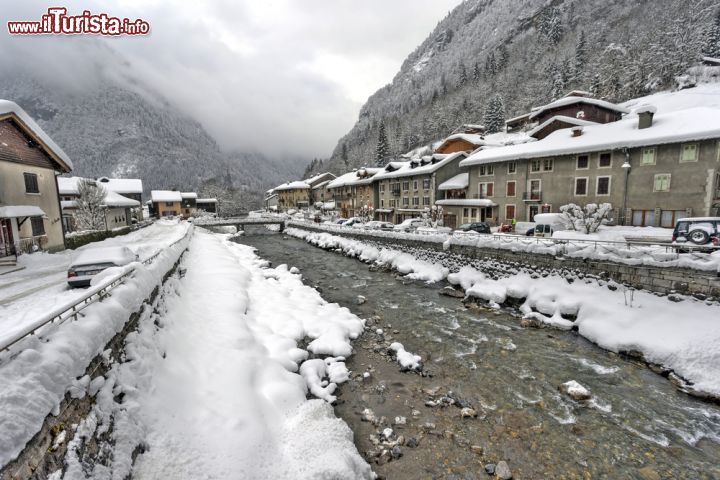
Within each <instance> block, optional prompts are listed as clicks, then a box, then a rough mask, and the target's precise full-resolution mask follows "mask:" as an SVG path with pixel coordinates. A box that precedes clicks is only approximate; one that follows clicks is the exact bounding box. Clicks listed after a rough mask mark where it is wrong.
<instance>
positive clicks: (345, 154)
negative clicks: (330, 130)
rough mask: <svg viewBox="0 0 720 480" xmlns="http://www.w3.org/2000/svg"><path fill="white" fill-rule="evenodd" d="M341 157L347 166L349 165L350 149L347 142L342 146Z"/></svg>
mask: <svg viewBox="0 0 720 480" xmlns="http://www.w3.org/2000/svg"><path fill="white" fill-rule="evenodd" d="M340 158H341V159H342V161H343V163H344V164H345V166H346V167H347V166H348V150H347V143H345V142H343V144H342V147H341V148H340Z"/></svg>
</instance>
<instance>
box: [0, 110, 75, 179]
mask: <svg viewBox="0 0 720 480" xmlns="http://www.w3.org/2000/svg"><path fill="white" fill-rule="evenodd" d="M7 114H13V115H15V117H17V118H18V119H20V120H21V121H22V123H24V124H25V126H26V127H27V128H28V129H30V131H31V133H32V134H33V135H35V136H36V137H37V138H38V139H39V140H40V141H41V142H42V143H44V144H45V146H46V147H47V150H50V151H49V152H48V153H49V154H50V156H51V157H53V158H55V160H59V162H58V163H60V165H61V166H63V167H65V169H66V171H68V172H69V171H70V170H72V169H73V164H72V160H70V157H68V156H67V154H66V153H65V152H63V150H62V148H60V147H58V146H57V144H56V143H55V142H54V141H53V140H52V138H50V136H49V135H48V134H47V133H45V132H44V131H43V129H42V128H40V126H39V125H38V124H37V123H35V120H33V119H32V118H31V117H30V115H28V114H27V113H26V112H25V110H23V109H22V108H20V107H19V106H18V104H17V103H15V102H11V101H10V100H2V99H0V115H7Z"/></svg>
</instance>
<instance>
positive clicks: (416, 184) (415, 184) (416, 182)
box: [413, 180, 418, 190]
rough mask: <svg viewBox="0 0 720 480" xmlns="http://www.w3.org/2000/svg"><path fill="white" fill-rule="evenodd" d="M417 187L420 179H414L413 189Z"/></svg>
mask: <svg viewBox="0 0 720 480" xmlns="http://www.w3.org/2000/svg"><path fill="white" fill-rule="evenodd" d="M417 189H418V181H417V180H414V181H413V190H417Z"/></svg>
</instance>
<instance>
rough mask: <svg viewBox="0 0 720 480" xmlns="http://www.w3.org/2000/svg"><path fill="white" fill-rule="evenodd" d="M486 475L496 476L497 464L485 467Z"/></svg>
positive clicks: (489, 464)
mask: <svg viewBox="0 0 720 480" xmlns="http://www.w3.org/2000/svg"><path fill="white" fill-rule="evenodd" d="M485 473H487V474H488V475H494V474H495V464H494V463H488V464H487V465H485Z"/></svg>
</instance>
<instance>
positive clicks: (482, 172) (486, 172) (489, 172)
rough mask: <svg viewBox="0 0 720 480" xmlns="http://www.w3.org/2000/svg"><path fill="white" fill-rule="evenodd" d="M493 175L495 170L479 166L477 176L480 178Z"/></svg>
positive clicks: (490, 166)
mask: <svg viewBox="0 0 720 480" xmlns="http://www.w3.org/2000/svg"><path fill="white" fill-rule="evenodd" d="M494 173H495V169H494V168H493V166H492V165H480V172H479V175H480V176H481V177H485V176H489V175H493V174H494Z"/></svg>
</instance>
